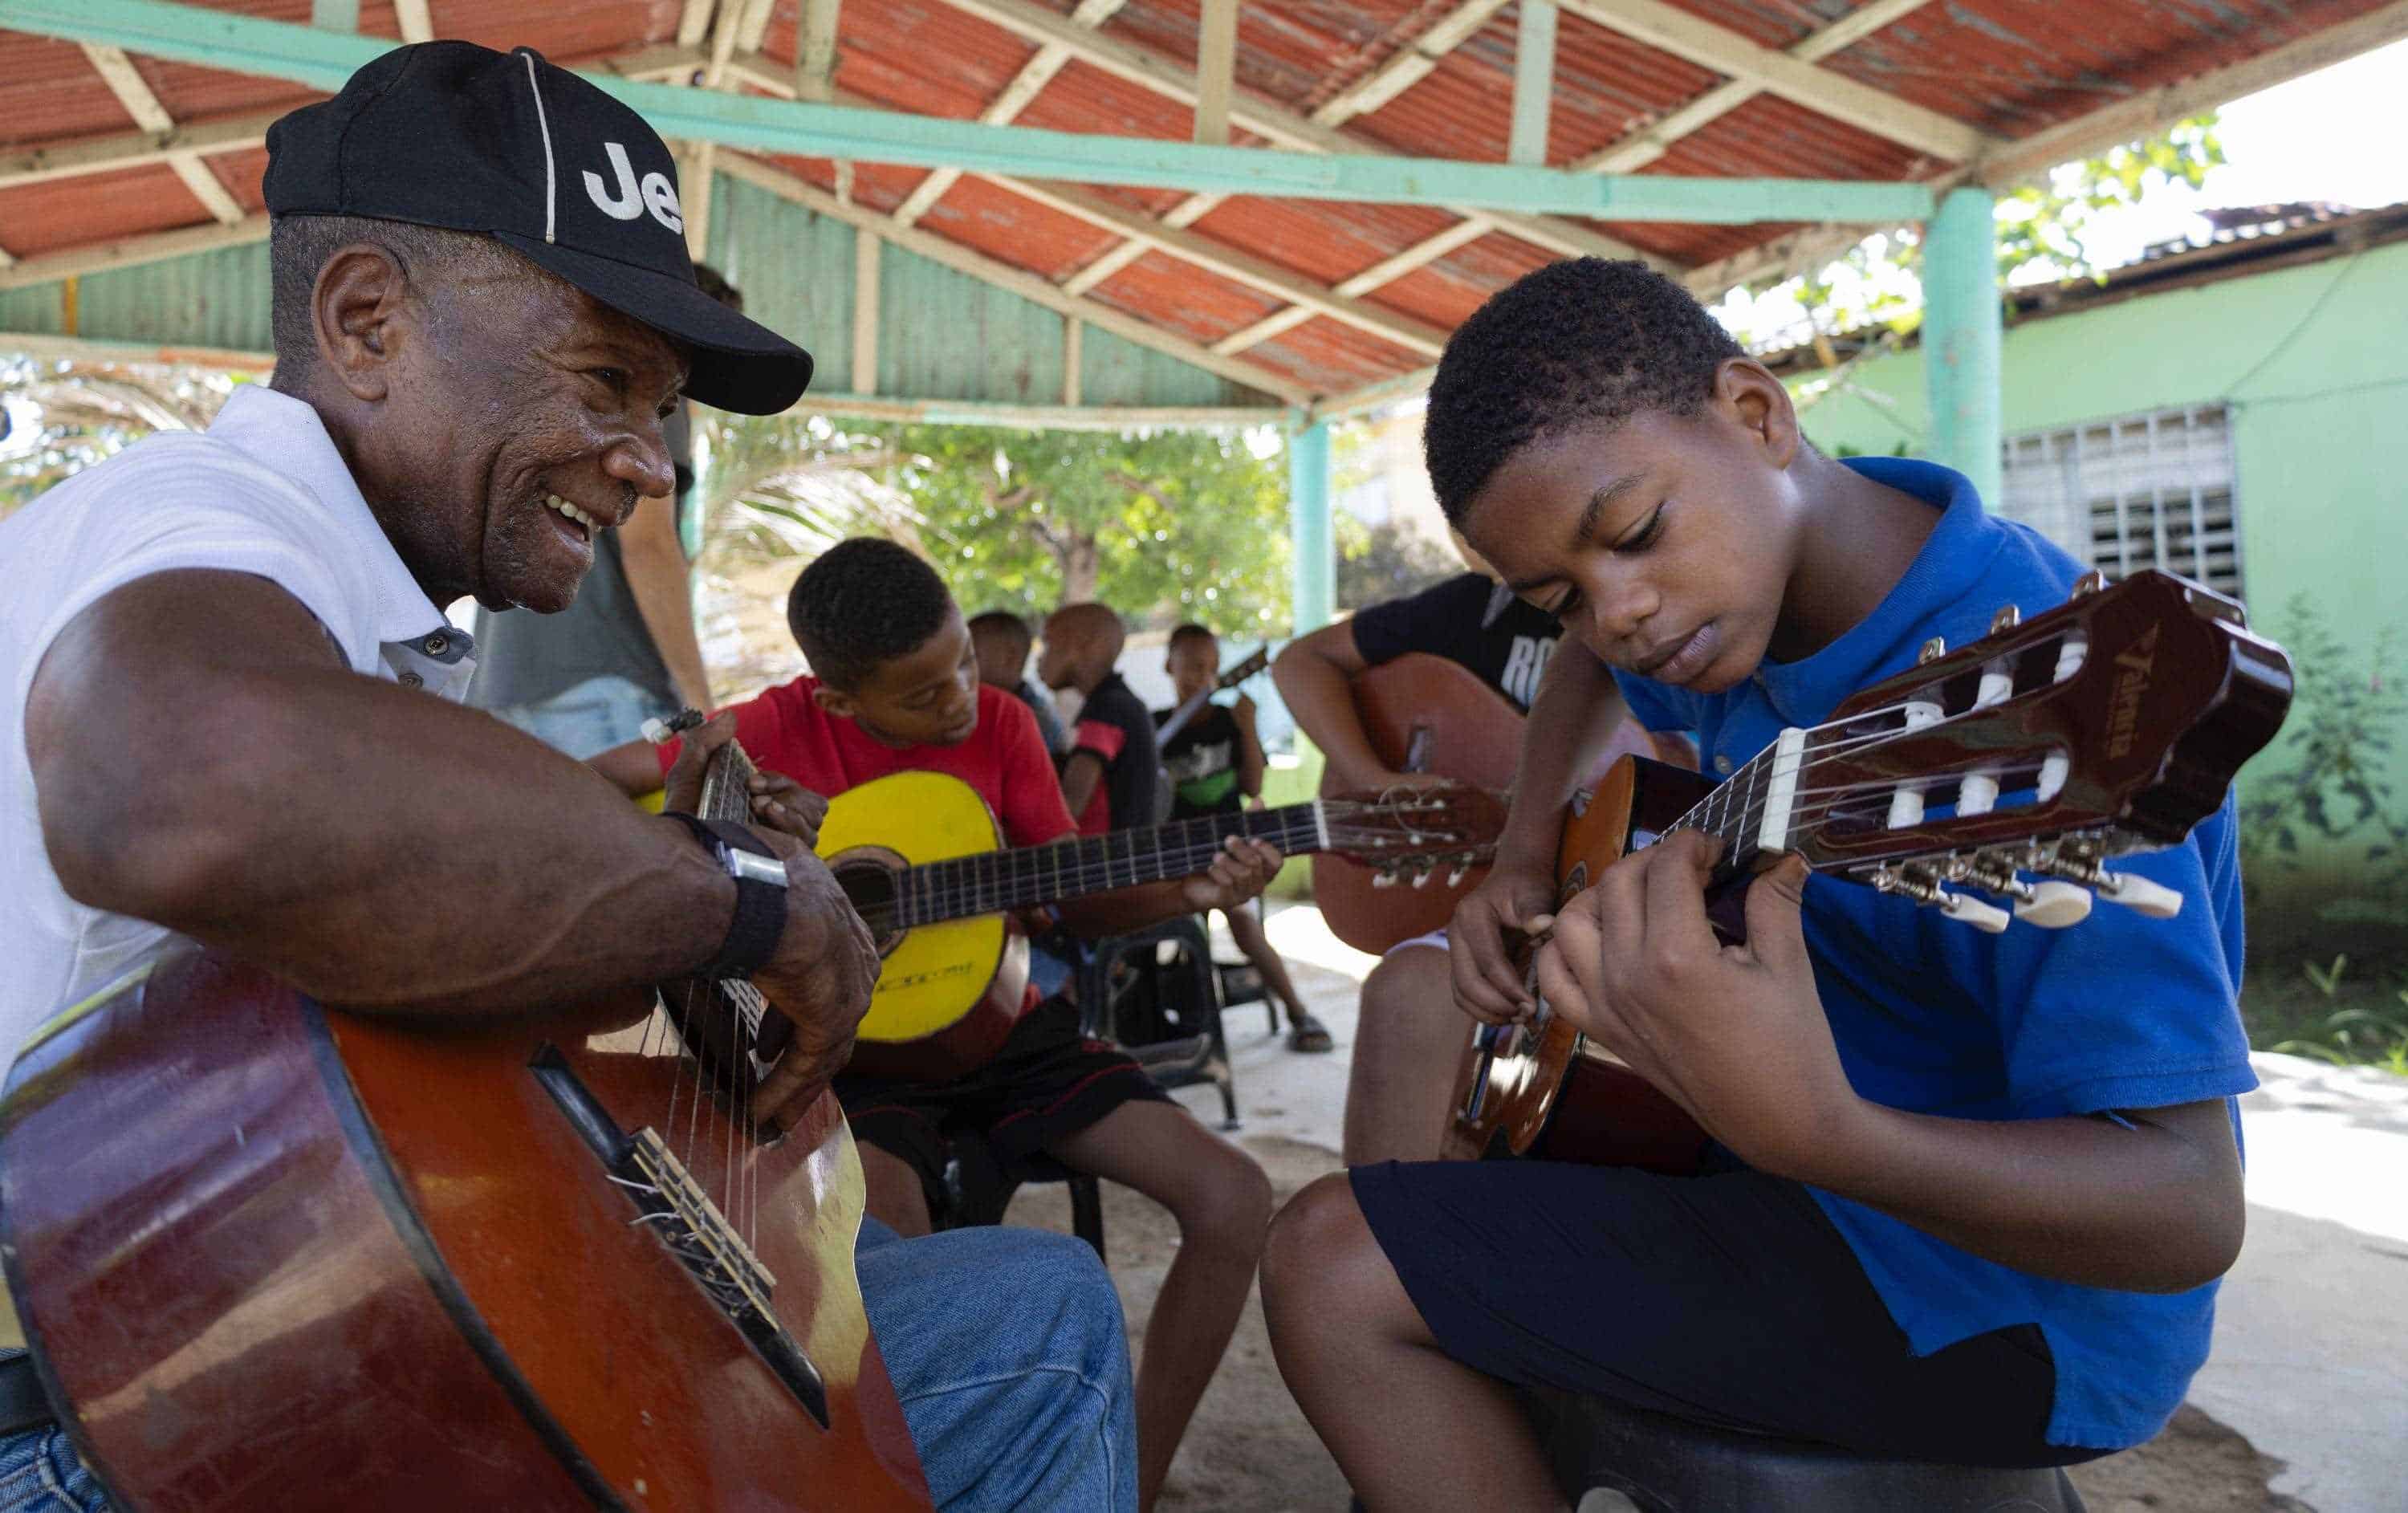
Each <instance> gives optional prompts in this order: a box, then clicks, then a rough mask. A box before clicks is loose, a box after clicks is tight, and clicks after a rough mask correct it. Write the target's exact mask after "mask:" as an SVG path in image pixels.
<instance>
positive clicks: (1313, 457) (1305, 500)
mask: <svg viewBox="0 0 2408 1513" xmlns="http://www.w3.org/2000/svg"><path fill="white" fill-rule="evenodd" d="M1334 492H1336V491H1335V490H1334V489H1333V488H1332V487H1331V484H1330V452H1329V422H1328V421H1313V422H1312V424H1311V425H1306V426H1301V427H1297V428H1294V429H1291V430H1290V431H1289V432H1288V437H1287V525H1288V541H1289V550H1290V556H1291V562H1290V564H1289V565H1290V567H1291V568H1292V570H1293V571H1294V573H1295V579H1294V581H1295V585H1296V602H1295V605H1294V609H1295V613H1296V634H1297V635H1304V634H1305V633H1306V632H1308V631H1317V630H1319V629H1320V628H1321V627H1322V626H1324V625H1326V624H1328V623H1329V617H1330V616H1331V615H1332V614H1334V613H1335V612H1336V611H1337V608H1338V536H1337V529H1336V526H1335V525H1334V524H1333V522H1332V521H1331V519H1330V513H1329V512H1330V510H1331V509H1332V508H1333V507H1335V503H1336V502H1335V500H1334V499H1333V498H1332V497H1331V496H1332V494H1333V493H1334Z"/></svg>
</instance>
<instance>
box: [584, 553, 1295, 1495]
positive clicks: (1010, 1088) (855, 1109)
mask: <svg viewBox="0 0 2408 1513" xmlns="http://www.w3.org/2000/svg"><path fill="white" fill-rule="evenodd" d="M786 620H787V624H788V625H789V626H790V627H791V628H792V629H793V631H794V633H795V639H796V643H797V644H798V645H800V647H801V648H802V650H803V654H804V655H805V656H806V657H807V658H809V659H810V664H811V667H812V670H813V671H814V672H815V673H816V674H817V675H818V676H816V677H804V678H796V679H795V680H794V681H792V682H789V683H782V684H780V685H779V686H777V687H775V688H772V689H769V690H767V692H763V693H762V694H760V695H759V696H758V697H756V698H753V699H752V700H750V701H748V702H747V703H744V704H740V705H738V706H736V707H735V711H734V712H735V715H736V738H737V739H738V741H739V742H741V743H742V744H743V747H744V749H745V751H746V753H747V754H748V755H750V756H751V757H752V759H753V763H754V764H756V765H758V766H760V767H761V768H762V769H764V770H765V771H769V772H777V773H783V774H784V775H786V776H787V777H790V778H793V779H795V781H796V782H798V783H800V784H802V785H803V786H804V787H805V788H807V789H810V790H812V791H813V792H818V793H823V794H825V795H828V796H830V797H833V796H835V795H836V794H839V793H841V792H844V791H845V790H847V789H849V788H852V787H854V786H855V785H857V784H860V783H866V782H867V781H869V780H870V779H872V778H883V777H885V776H887V775H888V774H890V773H896V772H904V771H925V772H942V773H949V774H951V775H952V776H953V777H956V778H960V779H962V780H963V781H964V782H966V783H968V784H969V785H970V786H971V787H972V788H974V789H976V790H977V791H978V793H979V796H980V797H982V798H983V799H985V800H986V802H987V806H988V807H989V808H991V809H993V810H994V811H995V814H996V820H997V821H999V822H1000V824H1001V825H1002V828H1003V834H1004V840H1005V843H1006V844H1007V845H1010V846H1013V847H1020V846H1041V845H1044V844H1047V843H1048V842H1052V841H1055V840H1060V839H1063V838H1065V837H1068V836H1072V835H1077V834H1078V826H1077V825H1076V824H1075V823H1073V822H1072V821H1071V818H1070V811H1069V809H1068V806H1065V805H1064V803H1063V800H1062V789H1061V785H1060V783H1059V782H1058V780H1057V779H1056V778H1055V777H1054V764H1053V761H1052V759H1051V757H1050V756H1049V755H1048V753H1047V751H1046V749H1045V743H1044V740H1043V738H1042V737H1041V736H1040V735H1039V734H1038V730H1037V721H1036V720H1035V719H1034V718H1033V717H1032V716H1031V715H1030V714H1029V712H1028V709H1027V707H1025V706H1024V705H1022V704H1021V703H1020V701H1019V700H1018V699H1016V698H1013V697H1012V696H1011V694H1009V693H1006V692H1001V691H999V690H996V689H994V688H991V687H988V686H986V685H985V684H982V682H980V681H979V676H978V663H977V660H976V657H975V655H974V654H973V651H972V649H971V645H970V636H969V632H968V627H967V626H966V625H965V624H964V622H963V620H962V613H961V610H960V608H959V607H957V606H955V604H954V603H953V595H952V594H951V593H950V592H947V591H946V589H945V585H944V582H943V580H942V579H940V578H938V576H937V574H936V571H935V569H933V568H931V567H930V566H929V565H928V564H926V563H925V562H923V561H921V560H920V558H918V557H917V556H915V555H913V554H912V553H911V552H910V551H909V550H906V549H904V548H902V547H899V546H896V545H895V544H894V543H892V542H889V541H882V540H876V539H872V538H867V537H856V538H854V539H852V540H849V541H844V542H840V543H839V544H838V545H837V546H835V547H833V548H831V549H830V550H827V551H826V552H824V553H823V554H822V555H821V556H820V557H819V558H818V559H817V560H816V561H814V562H813V563H812V564H810V567H808V568H806V569H805V570H804V572H803V575H802V576H801V577H800V578H797V579H796V583H795V587H794V591H793V592H792V593H791V594H789V595H788V598H787V603H786ZM676 751H677V748H676V745H675V744H674V743H672V744H670V745H668V746H666V747H663V748H661V749H659V751H658V752H657V753H655V752H652V751H651V750H649V749H645V748H644V747H643V746H642V745H641V744H640V743H637V744H634V745H631V746H627V747H621V748H618V749H615V750H612V751H609V752H606V753H604V754H603V755H602V756H600V757H597V758H595V763H594V765H595V767H597V768H598V769H600V770H601V771H602V772H604V773H605V774H606V775H607V776H609V777H610V778H612V780H614V781H616V782H618V783H619V784H620V786H621V787H623V788H625V789H627V790H628V791H629V792H641V791H648V790H649V789H650V788H652V787H656V786H658V782H659V776H660V773H661V771H662V770H664V769H665V767H666V764H667V763H668V762H670V761H671V760H673V759H674V757H675V755H676ZM1279 863H1280V856H1279V853H1278V851H1276V850H1274V849H1272V848H1270V847H1269V846H1267V845H1265V844H1264V843H1262V842H1261V841H1258V840H1239V839H1232V840H1231V841H1230V842H1229V843H1228V850H1227V852H1226V854H1224V855H1222V856H1221V857H1219V858H1218V859H1216V860H1215V861H1214V862H1213V864H1212V867H1211V871H1210V872H1206V873H1199V874H1197V876H1195V877H1192V878H1183V879H1179V880H1176V881H1169V882H1159V883H1152V884H1147V885H1145V886H1142V887H1138V888H1128V889H1123V890H1121V891H1119V892H1111V893H1104V894H1099V895H1096V896H1093V897H1089V898H1084V899H1078V900H1073V901H1070V902H1067V903H1064V904H1062V905H1061V906H1060V913H1061V915H1062V918H1063V921H1064V923H1065V924H1067V925H1068V927H1069V928H1070V929H1071V930H1072V931H1073V932H1074V933H1076V934H1078V935H1083V936H1087V937H1089V938H1094V937H1097V936H1101V935H1114V934H1119V933H1121V932H1124V931H1127V930H1131V929H1135V928H1138V927H1139V926H1140V925H1143V924H1148V923H1151V922H1153V921H1156V920H1162V919H1168V918H1169V917H1170V916H1172V915H1175V914H1195V913H1201V912H1202V911H1204V910H1205V909H1208V908H1218V909H1230V908H1234V907H1236V906H1239V905H1240V904H1243V903H1244V902H1245V901H1246V900H1248V899H1250V898H1253V897H1254V896H1255V895H1256V894H1258V893H1260V892H1262V890H1263V888H1264V886H1265V885H1266V884H1268V883H1269V881H1270V878H1271V876H1272V875H1273V874H1274V873H1275V872H1277V871H1278V870H1279ZM836 1092H837V1095H838V1097H839V1100H840V1101H841V1102H842V1103H843V1105H844V1108H845V1113H846V1115H847V1116H848V1117H849V1118H850V1120H852V1123H853V1135H854V1136H855V1138H856V1140H857V1141H858V1142H859V1144H860V1148H861V1161H862V1168H863V1173H864V1176H865V1177H866V1178H867V1184H868V1206H869V1212H870V1214H871V1215H872V1216H873V1217H875V1218H877V1219H880V1220H883V1221H884V1222H886V1223H887V1224H889V1225H891V1226H893V1227H894V1228H895V1229H896V1231H897V1232H898V1233H900V1234H902V1235H906V1236H909V1235H925V1234H927V1233H928V1231H929V1228H930V1220H929V1212H930V1208H931V1206H932V1203H933V1202H934V1200H935V1199H936V1198H937V1197H938V1196H939V1194H940V1193H941V1192H942V1181H943V1174H944V1166H945V1154H946V1147H947V1144H948V1142H949V1141H950V1139H951V1137H952V1136H953V1135H954V1134H955V1133H956V1132H958V1131H962V1130H965V1129H968V1130H976V1131H978V1132H979V1133H981V1134H982V1135H984V1136H985V1137H986V1139H987V1141H988V1142H989V1144H990V1145H992V1146H993V1147H994V1148H995V1149H996V1154H997V1156H998V1157H999V1158H1000V1159H1001V1160H1002V1161H1003V1162H1004V1163H1005V1164H1006V1166H1007V1169H1009V1168H1010V1167H1011V1165H1012V1164H1013V1163H1017V1162H1021V1161H1025V1159H1026V1158H1028V1157H1030V1156H1033V1155H1036V1154H1038V1153H1039V1152H1041V1153H1043V1154H1045V1155H1049V1156H1052V1157H1054V1159H1056V1160H1058V1161H1060V1162H1061V1163H1063V1164H1064V1165H1067V1166H1071V1167H1075V1168H1077V1169H1078V1170H1080V1171H1083V1172H1092V1173H1094V1174H1095V1175H1096V1176H1098V1177H1102V1178H1109V1179H1111V1180H1112V1181H1115V1182H1121V1183H1125V1185H1127V1186H1129V1187H1133V1188H1135V1189H1137V1190H1138V1191H1139V1192H1142V1193H1144V1194H1145V1195H1146V1196H1147V1197H1149V1198H1152V1199H1154V1201H1155V1202H1157V1203H1159V1204H1161V1205H1162V1206H1165V1207H1167V1208H1168V1209H1169V1210H1170V1211H1171V1213H1172V1215H1173V1216H1174V1217H1175V1218H1176V1219H1177V1220H1178V1221H1179V1229H1180V1246H1179V1254H1178V1258H1177V1259H1176V1260H1175V1261H1174V1262H1173V1263H1172V1264H1171V1268H1170V1271H1169V1274H1168V1276H1166V1277H1164V1278H1163V1282H1162V1291H1161V1293H1160V1295H1159V1297H1158V1298H1157V1299H1156V1301H1155V1304H1154V1317H1153V1320H1152V1321H1151V1322H1150V1324H1149V1325H1148V1327H1147V1330H1146V1337H1145V1345H1144V1349H1143V1351H1142V1353H1141V1355H1140V1364H1139V1370H1138V1378H1137V1420H1138V1491H1139V1496H1140V1501H1141V1502H1142V1503H1143V1504H1144V1505H1146V1506H1152V1504H1153V1502H1154V1496H1155V1494H1156V1493H1157V1492H1159V1491H1160V1490H1161V1487H1162V1481H1163V1477H1164V1476H1165V1475H1166V1474H1167V1473H1168V1471H1169V1469H1170V1459H1171V1455H1172V1453H1173V1452H1174V1451H1176V1450H1177V1449H1178V1448H1179V1440H1180V1436H1181V1435H1182V1434H1184V1433H1185V1431H1186V1427H1187V1420H1188V1418H1189V1417H1190V1415H1192V1414H1193V1413H1194V1411H1195V1407H1196V1402H1197V1398H1198V1397H1200V1396H1201V1395H1202V1394H1203V1391H1204V1384H1205V1383H1206V1382H1207V1381H1208V1380H1210V1379H1211V1375H1212V1372H1213V1369H1214V1368H1215V1367H1216V1366H1217V1365H1218V1364H1219V1363H1220V1360H1221V1352H1222V1350H1223V1349H1225V1348H1226V1346H1227V1344H1228V1341H1229V1335H1230V1334H1231V1332H1232V1331H1233V1330H1234V1329H1235V1328H1236V1327H1237V1321H1238V1315H1239V1312H1240V1309H1242V1308H1243V1306H1245V1300H1246V1293H1247V1291H1248V1290H1249V1288H1251V1287H1252V1285H1253V1283H1254V1263H1255V1262H1256V1260H1257V1259H1258V1257H1259V1256H1260V1255H1261V1252H1262V1243H1263V1234H1264V1230H1265V1227H1266V1226H1267V1225H1268V1223H1269V1220H1270V1208H1271V1190H1270V1180H1269V1178H1267V1177H1266V1176H1264V1174H1263V1170H1262V1168H1261V1167H1260V1166H1258V1165H1256V1164H1255V1163H1254V1160H1253V1158H1252V1157H1250V1156H1248V1155H1246V1154H1245V1153H1244V1152H1243V1151H1241V1150H1240V1149H1238V1148H1237V1147H1235V1146H1233V1145H1231V1144H1229V1143H1228V1142H1226V1141H1225V1140H1222V1139H1219V1138H1217V1137H1215V1136H1214V1135H1211V1133H1210V1132H1208V1131H1207V1130H1206V1129H1205V1128H1204V1126H1203V1125H1201V1124H1199V1123H1197V1121H1196V1120H1195V1118H1194V1117H1193V1116H1191V1115H1190V1114H1189V1113H1188V1112H1187V1111H1186V1109H1184V1108H1183V1107H1182V1106H1180V1105H1178V1104H1176V1103H1174V1102H1172V1101H1171V1100H1170V1098H1169V1096H1168V1094H1166V1093H1165V1092H1163V1091H1162V1090H1161V1088H1160V1087H1158V1086H1156V1085H1155V1083H1154V1079H1153V1078H1150V1077H1149V1076H1147V1075H1146V1072H1145V1070H1144V1068H1142V1067H1140V1065H1138V1063H1136V1062H1135V1061H1133V1060H1131V1059H1130V1058H1129V1056H1128V1055H1127V1054H1126V1053H1125V1052H1124V1051H1122V1050H1120V1049H1117V1048H1115V1047H1113V1046H1111V1045H1110V1044H1107V1043H1106V1042H1103V1041H1099V1040H1091V1039H1088V1038H1086V1037H1085V1036H1083V1035H1081V1034H1080V1031H1079V1012H1078V1008H1077V1006H1075V1005H1073V1004H1071V1003H1069V1002H1068V1001H1067V1000H1065V999H1061V998H1054V999H1048V1000H1046V1001H1045V1002H1043V1003H1041V1004H1039V1005H1037V1006H1033V1007H1031V1008H1029V1009H1028V1010H1027V1011H1025V1013H1024V1014H1023V1015H1022V1016H1021V1019H1020V1021H1019V1023H1018V1024H1016V1025H1015V1026H1014V1027H1013V1029H1012V1031H1011V1036H1010V1037H1009V1038H1008V1039H1007V1040H1006V1041H1005V1042H1004V1045H1003V1048H1002V1049H1000V1050H999V1051H997V1052H996V1055H995V1056H994V1057H993V1059H991V1060H990V1061H988V1062H987V1063H986V1064H984V1065H983V1066H981V1067H979V1068H978V1069H977V1070H976V1071H973V1072H971V1073H969V1074H968V1075H967V1076H965V1077H961V1078H955V1079H953V1080H952V1081H948V1082H914V1081H901V1080H896V1079H893V1078H867V1077H856V1076H851V1075H845V1076H839V1078H837V1079H836Z"/></svg>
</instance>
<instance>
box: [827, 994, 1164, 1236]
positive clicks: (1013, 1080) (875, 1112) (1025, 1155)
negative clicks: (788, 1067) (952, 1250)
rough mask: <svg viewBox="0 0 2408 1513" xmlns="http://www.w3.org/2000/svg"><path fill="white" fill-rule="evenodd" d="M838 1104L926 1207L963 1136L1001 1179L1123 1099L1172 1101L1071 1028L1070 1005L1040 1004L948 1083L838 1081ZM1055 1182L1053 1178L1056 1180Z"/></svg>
mask: <svg viewBox="0 0 2408 1513" xmlns="http://www.w3.org/2000/svg"><path fill="white" fill-rule="evenodd" d="M836 1094H837V1100H838V1102H839V1103H841V1104H843V1105H844V1113H845V1118H846V1119H848V1120H851V1121H852V1123H853V1138H854V1139H856V1140H863V1141H867V1143H869V1144H871V1145H874V1146H876V1147H878V1148H879V1149H882V1150H884V1151H886V1152H887V1153H888V1154H890V1155H894V1156H898V1157H900V1158H902V1159H903V1160H904V1161H907V1162H909V1163H911V1166H912V1169H913V1170H915V1171H917V1172H918V1173H919V1174H920V1185H921V1187H922V1188H923V1190H925V1192H927V1193H928V1194H929V1201H930V1203H931V1204H932V1205H934V1204H936V1203H938V1202H939V1195H940V1194H941V1193H942V1192H943V1188H944V1174H945V1157H946V1148H947V1147H948V1146H950V1145H951V1144H952V1143H953V1136H954V1135H959V1134H962V1133H963V1132H965V1131H968V1132H974V1133H976V1134H979V1135H984V1136H985V1137H986V1142H987V1144H988V1146H989V1147H990V1148H991V1149H993V1150H994V1152H995V1156H996V1161H997V1162H999V1163H1001V1164H1002V1166H1003V1170H1004V1173H1005V1175H1006V1176H1009V1177H1013V1178H1025V1177H1026V1176H1027V1175H1029V1174H1028V1172H1027V1168H1026V1163H1027V1162H1028V1159H1029V1158H1030V1157H1032V1156H1035V1155H1037V1154H1039V1152H1041V1151H1042V1150H1043V1149H1045V1148H1046V1147H1047V1146H1049V1145H1051V1144H1052V1143H1053V1142H1054V1141H1056V1140H1059V1139H1061V1138H1063V1137H1064V1136H1066V1135H1076V1134H1078V1133H1079V1132H1080V1131H1081V1130H1083V1129H1085V1128H1087V1126H1089V1125H1091V1124H1093V1123H1095V1122H1096V1121H1097V1120H1100V1119H1102V1118H1103V1117H1104V1116H1105V1115H1106V1114H1109V1113H1111V1111H1112V1110H1113V1109H1115V1108H1118V1107H1119V1106H1121V1105H1123V1104H1125V1103H1133V1102H1137V1101H1140V1100H1142V1099H1156V1100H1160V1101H1161V1102H1164V1103H1169V1102H1171V1101H1172V1100H1171V1097H1170V1094H1168V1093H1167V1092H1163V1091H1162V1087H1161V1085H1160V1084H1159V1083H1157V1082H1155V1081H1154V1078H1152V1077H1151V1076H1149V1075H1147V1073H1146V1070H1145V1068H1144V1067H1142V1066H1140V1065H1139V1064H1138V1063H1136V1061H1135V1060H1133V1059H1132V1058H1131V1057H1130V1056H1129V1054H1128V1052H1126V1051H1125V1050H1123V1049H1120V1048H1119V1047H1118V1046H1115V1045H1113V1044H1112V1043H1111V1042H1110V1041H1108V1040H1096V1039H1092V1038H1090V1037H1088V1036H1087V1035H1082V1034H1081V1033H1080V1031H1079V1006H1077V1005H1076V1004H1073V1003H1071V1002H1070V1001H1068V999H1064V998H1049V999H1047V1000H1046V1001H1045V1002H1043V1003H1041V1004H1039V1005H1038V1006H1036V1007H1035V1008H1032V1009H1030V1010H1029V1011H1028V1012H1027V1013H1025V1014H1023V1015H1022V1016H1021V1017H1020V1022H1019V1023H1017V1024H1015V1025H1013V1026H1012V1027H1011V1035H1008V1036H1006V1037H1005V1039H1004V1042H1003V1046H1002V1049H999V1050H997V1051H996V1053H995V1055H994V1056H992V1057H991V1058H989V1059H988V1060H987V1062H986V1063H985V1064H984V1065H982V1066H981V1067H979V1068H978V1069H977V1070H976V1071H974V1072H971V1073H969V1074H968V1075H967V1076H964V1077H958V1078H953V1080H951V1081H948V1082H913V1081H908V1080H905V1079H903V1078H876V1077H853V1076H850V1075H848V1076H844V1077H839V1078H837V1079H836ZM1055 1175H1056V1176H1057V1177H1058V1176H1059V1174H1058V1173H1056V1174H1055Z"/></svg>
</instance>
